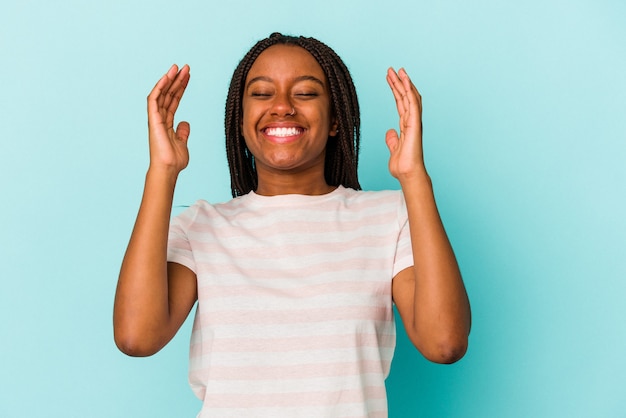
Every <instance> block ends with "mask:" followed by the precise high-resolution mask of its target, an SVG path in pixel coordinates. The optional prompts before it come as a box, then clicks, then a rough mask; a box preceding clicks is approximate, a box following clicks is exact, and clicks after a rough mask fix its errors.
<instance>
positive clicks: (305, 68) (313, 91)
mask: <svg viewBox="0 0 626 418" xmlns="http://www.w3.org/2000/svg"><path fill="white" fill-rule="evenodd" d="M242 132H243V137H244V138H245V140H246V145H247V146H248V149H249V150H250V152H252V154H253V155H254V157H255V165H256V169H257V173H258V174H259V176H261V175H263V174H264V173H267V172H271V173H274V174H286V173H288V174H297V173H300V172H304V171H310V170H311V169H319V168H320V167H321V172H322V173H323V169H324V160H325V150H326V142H327V140H328V136H329V135H330V136H334V135H336V134H337V132H336V125H335V122H334V120H333V118H332V116H331V112H330V92H329V88H328V81H327V80H326V76H325V75H324V71H323V70H322V68H321V67H320V65H319V64H318V63H317V61H316V60H315V58H313V56H312V55H311V54H310V53H309V52H308V51H306V50H305V49H303V48H301V47H298V46H289V45H274V46H271V47H269V48H267V49H266V50H265V51H263V52H262V53H261V54H260V55H259V57H258V58H257V59H256V61H255V62H254V64H253V65H252V67H251V68H250V71H249V72H248V76H247V78H246V80H245V86H244V93H243V122H242ZM259 180H260V178H259Z"/></svg>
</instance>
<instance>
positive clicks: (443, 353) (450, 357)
mask: <svg viewBox="0 0 626 418" xmlns="http://www.w3.org/2000/svg"><path fill="white" fill-rule="evenodd" d="M413 344H414V345H415V347H416V348H417V349H418V350H419V351H420V353H422V355H423V356H424V357H425V358H426V359H427V360H429V361H431V362H433V363H438V364H452V363H456V362H457V361H459V360H461V359H462V358H463V356H465V353H466V352H467V348H468V338H467V337H466V336H465V337H463V336H458V337H457V336H448V337H446V338H441V339H439V340H436V341H435V340H434V339H431V340H429V341H428V343H427V344H420V343H419V342H418V341H413Z"/></svg>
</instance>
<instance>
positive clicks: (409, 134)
mask: <svg viewBox="0 0 626 418" xmlns="http://www.w3.org/2000/svg"><path fill="white" fill-rule="evenodd" d="M387 83H389V87H391V91H392V93H393V97H394V98H395V100H396V107H397V108H398V115H399V116H400V134H399V135H398V132H397V131H396V130H395V129H390V130H388V131H387V134H386V135H385V142H386V143H387V147H388V148H389V151H390V153H391V155H390V157H389V171H390V172H391V175H392V176H394V177H395V178H397V179H398V180H400V181H401V182H402V180H404V179H407V178H411V177H413V176H415V175H423V174H424V173H425V172H426V169H425V168H424V157H423V154H422V96H420V94H419V92H418V91H417V88H415V86H414V85H413V82H411V79H410V78H409V75H408V74H407V73H406V71H405V70H404V68H401V69H400V70H399V71H398V72H397V73H396V71H395V70H394V69H393V68H389V70H387Z"/></svg>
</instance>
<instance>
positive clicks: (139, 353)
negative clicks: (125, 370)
mask: <svg viewBox="0 0 626 418" xmlns="http://www.w3.org/2000/svg"><path fill="white" fill-rule="evenodd" d="M113 339H114V341H115V345H116V346H117V348H118V349H119V350H120V351H121V352H122V353H124V354H126V355H127V356H130V357H149V356H151V355H153V354H156V353H157V352H158V351H159V350H160V349H161V347H160V346H157V345H156V344H152V343H150V342H149V341H150V340H149V339H148V338H144V337H142V336H140V335H137V334H134V333H129V332H122V331H120V330H117V329H115V330H114V332H113Z"/></svg>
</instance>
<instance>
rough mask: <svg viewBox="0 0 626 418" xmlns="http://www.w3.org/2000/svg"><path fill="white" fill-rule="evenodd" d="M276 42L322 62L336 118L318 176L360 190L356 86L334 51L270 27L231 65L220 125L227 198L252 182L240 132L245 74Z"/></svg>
mask: <svg viewBox="0 0 626 418" xmlns="http://www.w3.org/2000/svg"><path fill="white" fill-rule="evenodd" d="M279 44H280V45H293V46H299V47H301V48H303V49H305V50H306V51H308V52H309V53H310V54H311V55H312V56H313V58H315V60H316V61H317V62H318V63H319V65H320V67H322V70H323V71H324V74H325V75H326V78H327V80H328V87H329V91H330V102H331V103H330V105H331V116H332V117H333V119H334V120H335V121H336V123H337V130H338V132H337V135H336V136H334V137H330V136H329V140H328V142H327V145H326V160H325V163H324V177H325V180H326V183H328V184H329V185H331V186H339V185H342V186H344V187H349V188H353V189H355V190H360V189H361V185H360V184H359V179H358V173H357V168H358V156H359V146H360V145H359V144H360V137H361V132H360V125H361V120H360V113H359V103H358V99H357V95H356V89H355V87H354V82H353V81H352V77H351V76H350V72H349V71H348V68H347V67H346V65H345V64H344V62H343V61H342V60H341V58H340V57H339V56H338V55H337V54H336V53H335V51H333V50H332V49H331V48H330V47H328V46H327V45H326V44H324V43H322V42H320V41H318V40H317V39H315V38H306V37H303V36H298V37H296V36H287V35H282V34H280V33H278V32H275V33H272V34H271V35H270V36H269V37H268V38H266V39H262V40H260V41H258V42H257V43H256V44H255V45H254V46H253V47H252V48H251V49H250V50H249V51H248V53H247V54H246V55H245V56H244V57H243V59H242V60H241V61H240V62H239V64H238V65H237V68H236V69H235V71H234V73H233V77H232V79H231V81H230V87H229V89H228V97H227V98H226V117H225V120H224V127H225V133H226V154H227V157H228V166H229V169H230V182H231V191H232V195H233V197H237V196H242V195H244V194H247V193H249V192H251V191H253V190H256V189H257V186H258V177H257V173H256V168H255V164H254V155H252V153H251V152H250V150H249V149H248V147H247V146H246V143H245V139H244V137H243V135H242V132H241V131H242V129H241V128H242V118H243V109H242V101H243V93H244V88H245V82H246V78H247V76H248V72H249V71H250V68H251V67H252V65H253V64H254V62H255V61H256V59H257V58H258V56H259V55H260V54H261V53H262V52H263V51H265V50H266V49H267V48H269V47H270V46H273V45H279Z"/></svg>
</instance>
